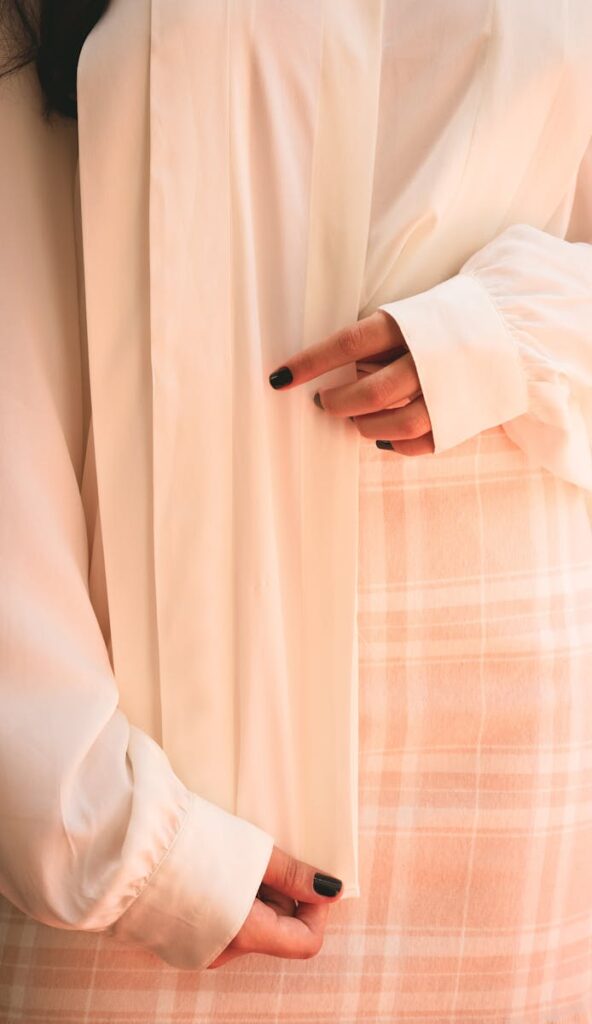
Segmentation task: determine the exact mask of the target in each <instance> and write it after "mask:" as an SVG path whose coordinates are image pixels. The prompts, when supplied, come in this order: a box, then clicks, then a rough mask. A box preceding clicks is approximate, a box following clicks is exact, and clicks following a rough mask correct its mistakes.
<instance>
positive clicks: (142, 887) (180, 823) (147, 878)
mask: <svg viewBox="0 0 592 1024" xmlns="http://www.w3.org/2000/svg"><path fill="white" fill-rule="evenodd" d="M194 799H195V795H194V793H192V792H190V793H189V800H188V802H187V805H186V807H185V808H184V810H183V813H182V815H181V818H180V819H179V821H178V823H177V828H176V829H175V833H174V835H173V838H172V839H171V841H170V843H169V844H168V846H166V847H165V848H164V850H163V852H162V854H161V856H160V857H159V858H158V860H157V861H156V863H155V864H154V866H153V867H152V869H151V870H150V871H149V872H148V874H147V875H146V876H145V877H144V878H143V879H142V882H141V884H140V885H139V886H137V887H136V889H135V890H134V898H133V900H132V901H131V902H130V903H129V904H128V905H127V907H126V908H125V911H124V913H125V912H126V911H128V910H129V909H130V907H132V906H133V904H134V903H135V902H136V900H137V899H139V897H140V896H141V895H142V893H143V892H144V891H145V890H146V889H147V888H148V886H149V885H150V883H151V881H152V880H153V878H154V876H155V875H156V874H157V873H158V871H159V869H160V868H161V867H162V865H163V864H164V862H165V860H166V859H167V857H168V856H169V855H170V854H171V853H172V851H173V849H174V848H175V845H176V843H177V841H178V839H179V836H180V835H181V833H182V831H183V829H184V828H185V825H186V824H187V821H188V819H189V811H190V809H191V805H192V803H193V801H194Z"/></svg>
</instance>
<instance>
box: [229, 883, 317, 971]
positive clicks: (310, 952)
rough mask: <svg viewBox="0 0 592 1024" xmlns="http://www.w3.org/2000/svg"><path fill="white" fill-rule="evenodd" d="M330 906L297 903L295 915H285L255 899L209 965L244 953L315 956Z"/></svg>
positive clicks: (302, 957)
mask: <svg viewBox="0 0 592 1024" xmlns="http://www.w3.org/2000/svg"><path fill="white" fill-rule="evenodd" d="M329 909H330V904H329V903H325V904H309V903H300V904H299V905H298V907H297V908H296V912H295V914H294V916H292V917H288V916H286V915H284V914H276V913H275V911H274V910H272V908H271V907H269V906H266V905H264V904H262V903H261V901H260V900H258V899H257V900H255V902H254V904H253V909H252V911H251V913H250V914H249V917H248V918H247V921H246V922H245V924H244V925H243V927H242V928H241V929H240V931H239V932H238V934H237V935H236V936H235V937H234V938H233V940H232V942H231V943H229V945H228V946H227V947H226V949H225V950H223V951H222V953H221V954H220V955H219V957H218V958H217V959H216V960H215V961H214V963H213V964H210V966H211V967H212V966H214V965H216V966H220V965H221V963H223V962H225V961H226V960H228V959H231V958H232V957H236V956H245V955H246V954H247V953H265V954H267V955H268V956H281V957H286V958H292V959H305V958H307V957H310V956H314V955H315V953H317V952H318V951H319V949H320V947H321V945H322V942H323V936H324V931H325V925H326V921H327V915H328V913H329Z"/></svg>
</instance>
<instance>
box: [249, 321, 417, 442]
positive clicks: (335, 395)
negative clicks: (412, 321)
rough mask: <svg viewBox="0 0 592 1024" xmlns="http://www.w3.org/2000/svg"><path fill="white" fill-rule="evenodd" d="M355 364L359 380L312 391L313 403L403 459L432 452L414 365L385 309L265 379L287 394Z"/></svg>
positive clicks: (304, 352)
mask: <svg viewBox="0 0 592 1024" xmlns="http://www.w3.org/2000/svg"><path fill="white" fill-rule="evenodd" d="M350 362H355V363H356V372H357V380H356V381H353V382H351V383H348V384H342V385H341V386H339V387H332V388H324V389H323V390H320V391H317V392H315V395H314V401H315V403H316V404H317V405H318V406H319V408H320V409H322V410H323V411H324V412H325V413H328V414H329V415H330V416H347V417H349V418H350V419H351V420H352V421H353V423H355V425H356V427H357V429H358V430H359V432H360V433H361V434H362V436H363V437H366V438H369V439H371V440H374V439H377V440H376V444H377V447H379V448H388V449H390V450H392V451H396V452H399V454H401V455H424V454H427V453H430V452H433V451H434V439H433V435H432V425H431V422H430V417H429V414H428V410H427V408H426V404H425V401H424V398H423V395H422V392H421V385H420V382H419V378H418V375H417V369H416V366H415V361H414V359H413V356H412V355H411V353H410V351H409V348H408V345H407V343H406V341H405V339H404V337H403V334H402V332H401V329H400V328H399V325H398V324H397V322H396V320H395V319H394V318H393V317H392V316H390V314H388V313H387V312H386V311H385V310H382V309H377V310H376V311H375V312H374V313H372V314H371V315H370V316H367V317H364V318H363V319H362V320H357V321H355V322H354V323H353V324H350V325H349V326H348V327H345V328H343V329H342V330H339V331H336V332H335V333H334V334H331V335H329V337H328V338H326V339H325V340H323V341H320V342H317V343H315V344H314V345H309V346H308V347H307V348H305V349H302V350H301V351H299V352H296V353H294V355H293V356H291V357H290V358H288V359H287V360H286V361H285V362H284V364H283V365H282V366H281V367H278V369H277V370H275V371H273V372H272V373H271V374H270V376H269V383H270V384H271V386H272V387H274V388H276V389H280V388H281V389H282V390H288V389H290V388H292V387H297V386H298V385H299V384H304V383H305V381H309V380H312V379H313V378H314V377H318V376H319V375H320V374H323V373H327V372H328V371H329V370H332V369H334V368H335V367H337V366H344V365H345V364H346V363H350Z"/></svg>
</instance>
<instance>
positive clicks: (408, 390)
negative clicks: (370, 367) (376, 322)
mask: <svg viewBox="0 0 592 1024" xmlns="http://www.w3.org/2000/svg"><path fill="white" fill-rule="evenodd" d="M419 390H420V383H419V378H418V376H417V370H416V368H415V362H414V359H413V356H412V355H411V353H410V352H407V353H406V354H405V355H404V356H400V357H399V358H398V359H395V360H394V362H392V363H388V364H387V365H386V366H383V367H382V369H380V370H376V372H375V373H367V374H365V375H364V376H362V377H360V378H359V380H356V381H354V382H353V383H350V384H342V385H341V386H340V387H336V388H324V389H323V390H320V391H319V395H320V401H321V405H322V407H323V409H324V410H325V411H326V412H329V413H332V414H333V415H334V416H361V415H363V414H364V413H371V412H378V411H379V410H380V409H384V408H385V407H386V406H388V405H392V404H394V403H395V402H399V401H401V400H402V399H404V398H409V397H410V396H411V395H413V394H416V393H417V392H418V391H419Z"/></svg>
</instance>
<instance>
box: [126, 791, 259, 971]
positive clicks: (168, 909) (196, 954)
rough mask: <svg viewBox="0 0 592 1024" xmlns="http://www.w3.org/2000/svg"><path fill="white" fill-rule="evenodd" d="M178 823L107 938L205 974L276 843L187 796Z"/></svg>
mask: <svg viewBox="0 0 592 1024" xmlns="http://www.w3.org/2000/svg"><path fill="white" fill-rule="evenodd" d="M186 794H187V806H186V810H185V814H184V817H183V818H182V820H181V823H180V826H179V828H178V830H177V832H176V834H175V837H174V839H173V841H172V843H171V845H170V847H169V848H168V850H167V851H166V853H165V855H164V856H163V858H162V859H161V861H160V863H159V864H158V865H157V867H156V868H155V870H154V871H153V873H152V874H151V876H150V877H149V879H148V881H147V883H146V884H145V886H144V888H143V889H142V890H141V892H140V894H139V895H138V896H137V898H136V899H135V900H134V902H133V903H132V904H131V905H130V906H129V907H128V909H127V910H126V911H125V913H124V914H123V915H122V916H121V917H120V918H118V920H117V921H116V922H115V923H114V924H113V925H111V927H110V928H108V929H107V934H108V935H110V936H112V937H113V938H115V939H117V940H119V941H120V942H123V943H125V944H131V945H134V946H140V947H143V948H145V949H148V950H150V951H151V952H153V953H156V954H157V955H158V956H159V957H161V959H162V960H164V961H166V962H167V963H169V964H171V965H172V966H174V967H178V968H187V969H191V970H201V969H205V968H206V967H208V966H209V965H210V964H211V963H212V962H213V961H214V960H215V959H216V957H217V956H219V954H220V953H221V952H222V950H223V949H225V948H226V946H227V945H228V943H229V942H230V941H231V939H233V938H234V936H235V935H236V934H237V932H239V931H240V929H241V927H242V925H243V923H244V921H245V920H246V918H247V916H248V914H249V911H250V910H251V907H252V905H253V902H254V900H255V898H256V895H257V891H258V889H259V886H260V885H261V882H262V879H263V876H264V874H265V872H266V869H267V865H268V863H269V859H270V857H271V854H272V850H273V844H274V838H273V836H272V835H270V834H269V833H267V832H265V831H264V830H263V829H261V828H259V827H258V826H256V825H254V824H252V823H251V822H250V821H248V820H246V819H244V818H240V817H237V816H236V815H234V814H231V813H229V812H228V811H225V810H224V809H223V808H222V807H219V806H218V805H217V804H213V803H210V802H209V801H207V800H204V799H203V798H201V797H199V796H198V795H197V794H195V793H192V792H190V791H189V790H187V791H186Z"/></svg>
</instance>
